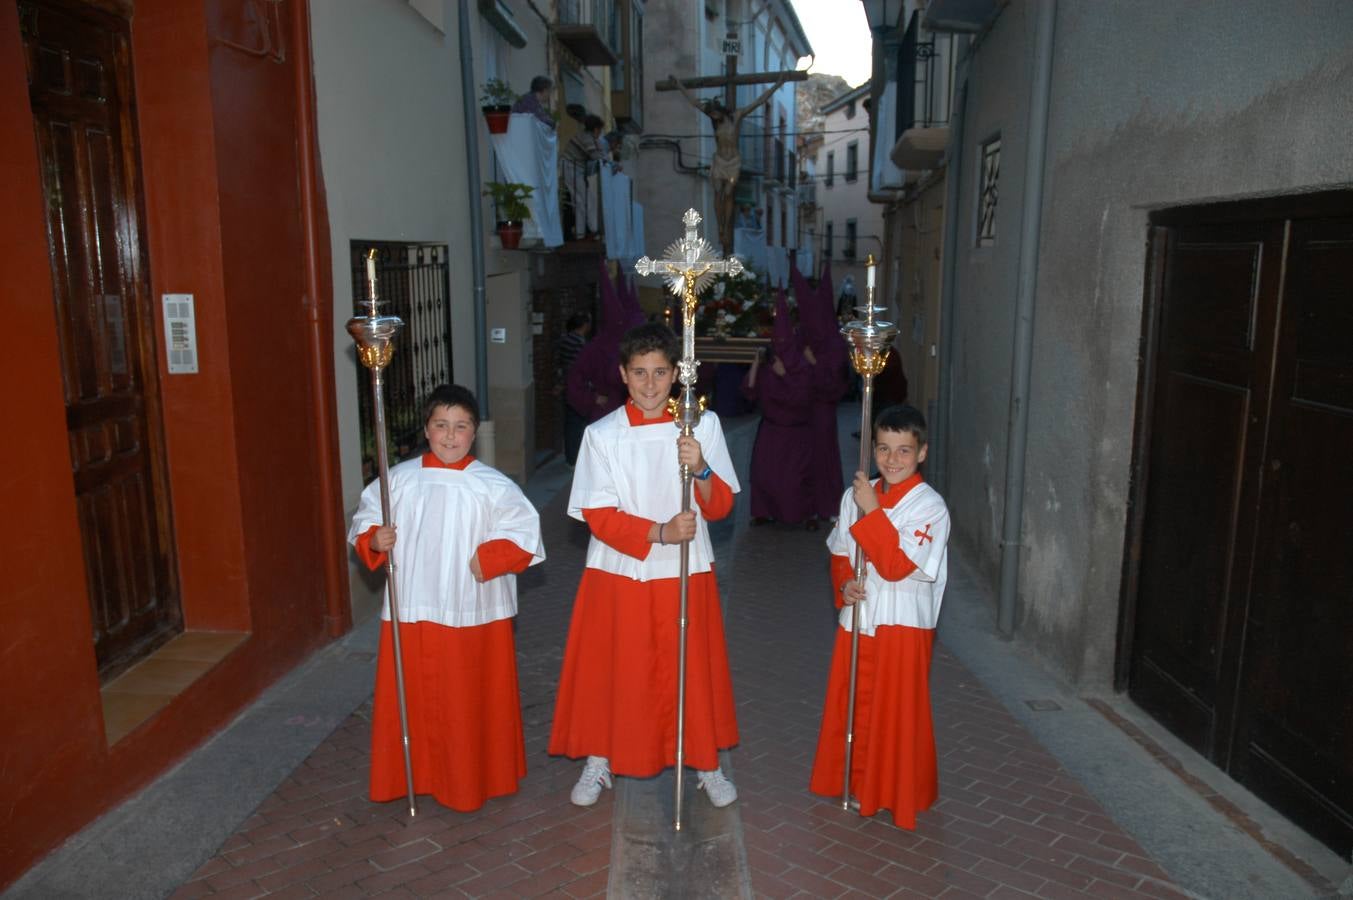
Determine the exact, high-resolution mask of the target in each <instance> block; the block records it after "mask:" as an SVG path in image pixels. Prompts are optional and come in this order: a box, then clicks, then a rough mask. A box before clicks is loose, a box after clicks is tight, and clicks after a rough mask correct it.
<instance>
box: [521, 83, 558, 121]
mask: <svg viewBox="0 0 1353 900" xmlns="http://www.w3.org/2000/svg"><path fill="white" fill-rule="evenodd" d="M553 87H554V82H553V81H551V80H550V79H549V78H547V77H545V76H544V75H537V76H536V77H535V78H532V79H531V90H530V91H528V92H527V93H525V94H522V95H521V96H520V97H518V98H517V102H516V103H513V104H512V111H513V112H514V113H530V114H531V115H533V116H535V117H536V118H537V119H539V120H540V121H541V122H543V123H545V124H546V125H548V126H550V127H551V128H554V127H555V124H556V123H555V121H554V116H552V115H550V109H549V106H548V104H549V102H550V90H551V88H553Z"/></svg>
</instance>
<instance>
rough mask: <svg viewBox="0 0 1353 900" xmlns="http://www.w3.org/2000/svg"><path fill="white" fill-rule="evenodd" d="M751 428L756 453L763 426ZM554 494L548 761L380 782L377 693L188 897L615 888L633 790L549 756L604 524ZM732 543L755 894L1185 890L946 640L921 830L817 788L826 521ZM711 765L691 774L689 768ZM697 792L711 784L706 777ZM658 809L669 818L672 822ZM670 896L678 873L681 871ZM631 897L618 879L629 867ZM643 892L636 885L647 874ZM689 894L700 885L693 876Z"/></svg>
mask: <svg viewBox="0 0 1353 900" xmlns="http://www.w3.org/2000/svg"><path fill="white" fill-rule="evenodd" d="M737 438H738V439H737V440H733V441H732V443H733V445H734V448H735V455H736V456H738V457H740V458H742V459H744V460H745V457H746V450H747V444H748V442H749V440H750V429H749V428H748V427H747V426H746V423H744V425H743V427H741V428H740V429H738V432H737ZM564 500H565V497H564V493H562V492H561V493H559V494H558V495H556V496H555V497H554V499H553V500H552V501H550V502H549V504H548V505H546V506H545V507H543V508H542V519H543V522H544V527H545V541H546V546H547V548H548V553H549V559H548V561H547V563H546V564H545V565H544V566H541V567H538V568H536V569H533V570H531V571H530V572H529V573H527V575H525V576H523V578H522V581H521V587H522V598H521V613H520V615H519V617H518V659H519V664H520V675H521V690H522V704H523V709H524V716H525V724H526V730H527V732H526V743H527V755H528V764H529V769H530V771H529V774H528V776H527V778H526V780H525V781H524V782H523V784H522V788H521V790H520V792H519V793H518V794H517V795H515V796H513V797H510V798H503V799H499V800H494V801H490V802H489V803H488V804H487V805H486V806H485V807H484V808H483V809H481V810H479V811H478V812H475V813H472V814H461V813H456V812H452V811H449V810H446V809H443V808H441V807H440V806H438V805H437V804H436V803H435V802H434V801H432V800H431V799H430V798H424V799H423V800H422V801H421V804H420V814H419V816H418V817H417V819H415V820H409V819H408V817H407V815H406V814H405V811H404V808H403V806H404V805H403V803H402V802H393V803H387V804H381V805H377V804H372V803H369V802H367V801H366V800H365V799H364V794H365V783H366V765H367V755H368V747H367V741H368V735H369V725H368V720H367V716H368V715H369V706H367V705H364V706H363V707H362V708H360V709H359V710H358V711H357V712H356V713H355V714H354V715H352V716H351V717H350V718H349V719H348V720H347V721H345V722H343V723H342V725H341V726H340V727H339V728H338V729H337V730H336V731H335V732H334V733H333V734H332V735H331V736H330V737H329V738H328V739H327V740H325V741H324V742H323V743H322V744H321V745H320V746H319V747H318V749H316V750H315V752H314V753H313V754H312V755H311V756H310V757H309V758H308V759H307V760H306V761H305V762H304V764H303V765H301V766H300V767H299V768H298V769H297V770H296V771H295V772H294V773H292V775H291V776H290V777H289V778H287V779H286V780H285V781H284V782H283V783H282V784H281V785H280V786H279V787H278V788H277V790H276V791H275V793H273V795H272V796H270V797H269V798H268V799H267V800H266V801H264V802H263V804H262V805H261V806H260V807H259V808H258V810H257V812H255V814H254V815H253V816H252V817H251V818H249V819H248V820H247V821H245V822H244V823H243V824H242V825H241V826H240V828H239V830H238V831H237V832H236V833H235V834H234V835H233V836H232V837H230V838H229V839H228V840H227V841H226V842H225V844H224V845H223V846H222V847H221V848H220V851H219V852H218V854H217V855H216V856H215V857H214V858H212V859H211V860H210V861H208V862H207V863H206V864H205V865H203V866H202V867H201V868H200V869H199V870H198V871H197V872H196V873H195V874H194V875H193V877H192V878H191V879H190V880H189V881H187V882H186V883H184V884H183V885H182V886H181V887H180V888H179V889H178V891H177V892H176V893H175V894H174V896H175V897H181V898H192V897H207V896H211V897H218V898H223V897H229V898H244V897H256V896H268V897H311V896H322V897H334V898H341V897H361V896H375V895H380V896H387V897H408V896H419V897H427V896H446V897H455V896H473V897H525V896H538V895H554V896H569V897H593V896H602V895H605V894H606V893H607V891H608V882H609V881H610V876H611V870H612V867H613V865H621V864H622V863H623V862H624V861H623V860H617V859H613V858H612V853H613V846H614V847H617V848H620V847H625V846H628V845H626V844H625V843H624V842H621V841H613V834H612V820H613V815H614V813H615V811H616V810H615V802H614V798H615V796H616V793H615V792H605V793H604V794H603V797H602V800H601V801H600V802H599V803H598V804H597V805H596V806H595V807H593V808H591V809H585V810H584V809H578V808H576V807H573V806H572V805H570V803H569V801H568V791H569V787H570V786H571V784H572V782H573V780H574V778H575V777H576V774H577V771H578V765H577V764H576V763H574V762H572V761H569V760H560V759H555V758H551V757H549V756H547V755H546V754H545V744H546V739H547V735H548V731H549V724H550V716H551V713H552V709H553V698H554V685H555V680H556V678H557V677H558V669H559V662H560V659H561V654H562V646H563V641H564V638H565V634H566V628H567V622H568V616H569V611H570V607H571V603H572V597H573V590H574V588H575V586H576V583H577V577H578V571H579V568H580V566H581V563H582V554H583V548H584V545H585V540H586V535H585V532H584V530H583V528H582V527H581V526H580V525H577V524H576V523H573V522H572V521H571V520H569V519H567V518H566V516H565V515H564ZM740 500H741V502H740V505H739V509H738V510H737V511H736V512H735V514H734V521H733V524H732V525H731V526H724V528H723V529H722V530H721V532H720V533H718V534H716V539H717V542H718V544H719V545H720V549H719V553H720V560H721V563H720V565H721V569H722V571H721V582H722V584H723V589H724V593H725V604H726V606H727V627H728V634H729V645H730V648H731V656H732V662H733V667H734V678H735V683H736V690H737V699H738V710H739V717H740V726H741V732H742V738H743V741H742V744H741V746H739V747H738V748H736V749H735V750H734V751H733V752H732V753H731V755H730V760H731V768H732V771H733V773H734V775H735V777H736V780H737V783H738V786H739V790H740V793H741V799H740V801H739V802H738V803H737V804H735V806H734V807H732V808H730V810H728V811H725V812H722V813H718V814H717V815H720V816H737V817H738V819H737V821H738V822H739V823H740V826H741V828H740V832H737V831H735V833H740V834H741V837H742V842H743V845H744V846H743V848H742V849H743V850H745V867H744V868H743V870H742V873H743V876H742V877H743V878H744V881H745V882H749V883H744V884H743V886H742V889H741V891H740V892H741V893H743V894H744V895H745V894H746V893H747V892H748V890H749V891H750V893H751V894H753V895H755V896H758V897H761V896H764V897H790V896H800V897H835V896H871V897H882V896H896V897H932V898H933V897H943V898H948V900H959V898H975V897H986V898H1014V897H1043V898H1072V897H1166V898H1168V897H1185V896H1191V895H1190V894H1188V893H1186V892H1182V891H1180V890H1177V889H1176V888H1175V887H1174V886H1173V885H1172V883H1171V880H1170V877H1169V876H1168V875H1167V874H1166V873H1165V872H1164V871H1163V870H1162V869H1161V868H1160V867H1159V866H1158V865H1157V864H1156V863H1155V862H1153V861H1152V860H1151V859H1150V858H1149V857H1148V856H1147V854H1146V853H1145V852H1144V851H1143V850H1142V849H1141V847H1140V846H1139V845H1138V843H1137V842H1136V841H1135V840H1133V839H1132V838H1131V837H1129V836H1128V835H1127V834H1126V833H1124V831H1123V830H1122V829H1120V828H1119V827H1118V826H1117V825H1116V824H1115V823H1114V821H1113V820H1112V818H1111V817H1110V816H1109V815H1107V814H1106V812H1105V811H1104V810H1103V809H1101V807H1100V806H1099V804H1098V803H1096V801H1095V800H1094V799H1093V798H1092V797H1091V796H1090V795H1089V794H1088V793H1087V791H1086V790H1085V789H1084V788H1083V787H1082V786H1081V785H1080V784H1079V783H1078V782H1077V781H1076V780H1075V779H1074V778H1073V777H1071V776H1070V775H1069V774H1068V773H1067V772H1066V771H1065V770H1064V769H1063V768H1062V767H1061V766H1060V765H1059V764H1058V762H1057V761H1056V760H1055V759H1054V758H1053V757H1052V756H1051V755H1049V754H1048V753H1047V752H1046V751H1045V750H1044V749H1043V748H1042V747H1041V746H1040V745H1039V744H1038V742H1037V741H1036V740H1035V739H1034V738H1033V737H1032V736H1031V735H1030V733H1029V732H1028V731H1027V730H1026V729H1025V728H1024V727H1023V726H1022V725H1021V724H1020V723H1019V722H1018V721H1016V719H1015V718H1014V717H1012V716H1011V714H1010V713H1009V712H1007V711H1006V709H1005V708H1004V707H1003V706H1002V705H1001V704H1000V703H999V702H997V701H996V700H995V699H994V698H993V696H992V695H991V694H990V693H988V692H987V690H986V689H985V688H983V686H982V685H981V684H980V683H978V681H977V680H976V679H975V678H974V677H973V676H972V675H971V674H970V673H969V672H968V671H967V670H966V669H965V668H964V667H963V666H962V665H961V664H960V663H959V662H958V661H957V659H956V658H955V657H954V656H953V655H952V654H951V653H950V652H949V651H948V650H946V649H945V648H944V647H943V646H941V647H940V649H939V652H938V654H937V658H936V663H935V670H934V702H935V710H936V716H937V721H936V731H937V740H938V743H939V749H940V754H941V760H940V763H941V790H940V795H941V799H940V801H939V803H938V804H937V805H936V807H935V808H934V809H933V810H931V811H930V812H928V813H925V814H924V815H922V816H921V819H920V822H919V826H918V828H917V830H916V831H915V832H907V831H902V830H899V829H896V828H894V827H893V826H891V825H890V824H888V823H887V821H886V820H885V819H883V818H880V819H878V820H873V819H862V818H860V817H858V816H856V815H853V814H846V813H844V812H842V811H841V810H840V809H839V808H838V807H837V806H836V804H835V803H833V802H830V801H828V800H825V799H823V798H819V797H815V796H813V795H812V794H810V793H808V791H807V788H806V785H807V781H808V773H809V768H810V766H811V762H812V752H813V747H814V742H815V740H816V733H817V724H818V715H819V713H820V704H821V697H822V692H823V690H824V687H825V681H826V667H827V653H828V650H829V647H830V641H831V636H832V628H833V616H832V613H831V610H830V607H829V601H828V599H827V598H828V587H827V576H826V564H825V551H824V549H823V547H822V540H823V537H824V536H825V534H824V532H816V533H812V532H807V531H804V530H800V529H791V528H788V527H782V526H778V525H770V526H765V527H762V528H749V527H748V526H747V522H746V520H747V514H746V509H745V502H746V498H745V494H744V496H743V497H742V498H740ZM691 780H693V779H688V782H689V781H691ZM690 802H691V803H692V804H697V803H699V804H703V803H704V802H705V801H704V798H703V796H699V795H695V794H692V798H691V800H690ZM650 824H651V823H650ZM654 880H655V882H656V883H654V884H652V885H650V886H649V889H648V891H646V893H648V894H649V895H651V896H663V895H664V893H665V892H667V893H670V892H672V891H673V890H674V889H672V888H671V886H670V885H667V884H663V883H662V878H661V875H659V876H658V877H656V878H655V879H654ZM610 888H611V891H612V895H613V896H619V895H620V893H621V892H620V890H619V888H618V886H617V885H610ZM627 892H628V893H635V892H636V890H635V886H634V885H633V884H632V883H630V884H629V887H628V888H627ZM683 892H684V893H688V894H691V895H699V894H700V891H699V888H698V887H693V886H690V885H687V886H686V887H685V888H684V890H683Z"/></svg>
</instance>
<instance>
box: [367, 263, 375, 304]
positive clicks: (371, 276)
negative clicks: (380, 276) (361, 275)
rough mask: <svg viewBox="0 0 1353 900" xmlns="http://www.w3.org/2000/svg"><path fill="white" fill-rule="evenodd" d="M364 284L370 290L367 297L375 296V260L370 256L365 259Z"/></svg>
mask: <svg viewBox="0 0 1353 900" xmlns="http://www.w3.org/2000/svg"><path fill="white" fill-rule="evenodd" d="M366 283H367V285H368V286H369V288H370V295H369V296H372V297H374V296H376V258H375V257H374V256H371V255H368V256H367V258H366Z"/></svg>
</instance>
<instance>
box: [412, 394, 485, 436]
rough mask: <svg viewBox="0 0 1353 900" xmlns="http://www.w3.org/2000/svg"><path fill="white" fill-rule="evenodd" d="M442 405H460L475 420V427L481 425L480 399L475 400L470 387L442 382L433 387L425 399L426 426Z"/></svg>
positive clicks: (424, 422) (424, 416) (424, 414)
mask: <svg viewBox="0 0 1353 900" xmlns="http://www.w3.org/2000/svg"><path fill="white" fill-rule="evenodd" d="M440 406H459V407H460V408H461V409H463V410H465V411H466V412H467V413H469V414H470V418H471V419H473V420H474V427H475V428H478V427H479V401H477V400H475V398H474V394H472V393H471V392H470V389H469V388H463V387H461V386H460V385H458V384H440V385H438V386H437V387H435V388H433V389H432V393H430V394H428V396H427V399H426V400H424V401H423V425H424V426H425V427H426V426H427V423H428V422H430V421H431V420H432V414H433V413H435V412H436V411H437V408H438V407H440Z"/></svg>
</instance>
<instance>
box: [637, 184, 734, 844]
mask: <svg viewBox="0 0 1353 900" xmlns="http://www.w3.org/2000/svg"><path fill="white" fill-rule="evenodd" d="M681 221H682V222H683V223H685V226H686V236H685V237H683V238H682V239H681V240H679V241H674V242H672V243H671V244H669V245H668V246H667V249H666V250H664V251H663V253H664V256H665V258H664V259H649V258H648V257H647V256H645V257H643V258H642V259H640V260H639V261H638V262H637V263H635V265H634V269H635V271H636V272H638V273H639V274H640V275H662V276H663V277H665V278H666V279H667V285H668V287H669V288H670V289H671V291H672V293H673V294H676V295H677V296H678V297H680V298H681V300H682V303H681V359H680V361H678V362H677V380H678V381H680V382H681V395H680V396H679V397H678V398H677V399H676V400H675V401H673V404H672V405H673V412H672V417H673V418H674V419H675V420H676V425H677V427H678V428H680V429H681V434H682V436H683V437H689V436H690V435H691V434H693V433H694V431H695V426H696V424H697V423H699V421H700V413H701V412H702V411H703V408H704V407H703V404H702V403H701V402H699V401H697V400H696V397H695V377H696V370H697V367H698V366H699V362H698V361H697V360H696V358H695V306H696V303H697V302H699V297H700V293H701V292H702V291H704V290H705V288H707V287H709V285H710V284H711V283H712V282H713V281H714V276H716V275H723V274H728V275H738V274H740V273H741V272H742V261H741V260H740V259H738V258H737V257H736V256H733V257H729V258H728V259H720V258H719V254H718V253H717V252H715V250H714V247H713V246H711V245H710V243H709V242H708V241H706V240H705V239H704V238H702V237H700V235H699V226H700V214H699V213H698V212H696V211H695V210H693V209H688V210H686V214H685V215H684V216H682V217H681ZM690 508H691V469H690V466H687V465H684V464H683V465H682V466H681V511H682V512H687V511H689V510H690ZM690 568H691V558H690V542H689V541H683V542H682V543H681V613H680V620H679V624H680V635H681V637H680V645H679V647H678V650H677V723H676V724H677V736H676V814H675V822H674V828H675V830H677V831H680V830H681V800H682V797H681V794H682V785H683V783H684V782H683V778H684V771H683V767H684V765H685V743H686V600H687V595H688V591H689V585H690Z"/></svg>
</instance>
